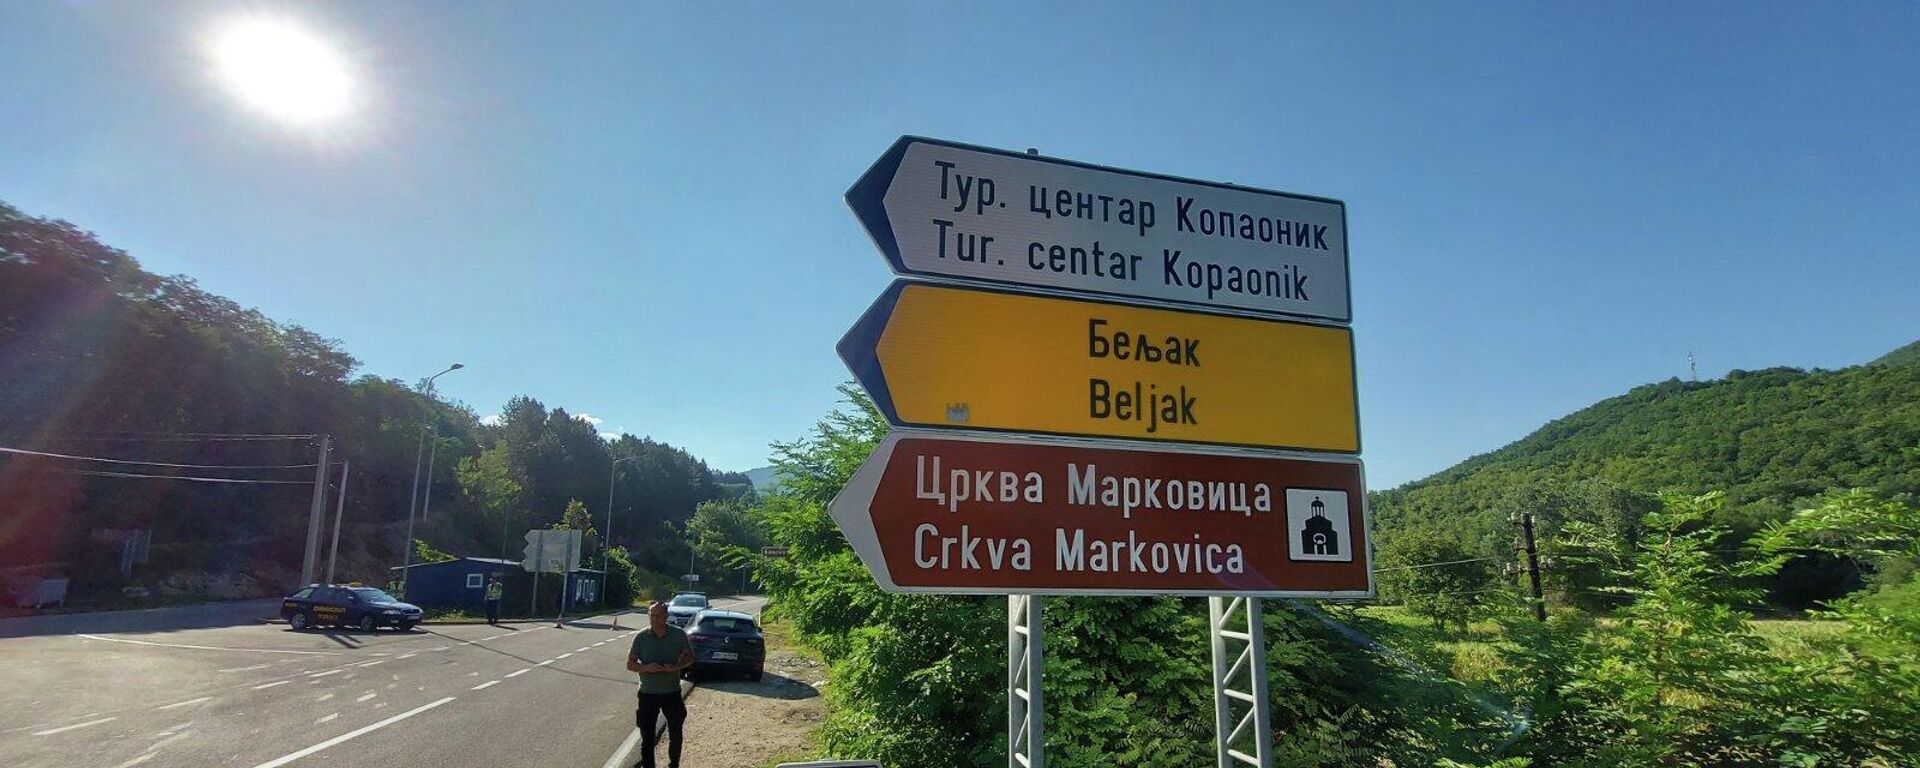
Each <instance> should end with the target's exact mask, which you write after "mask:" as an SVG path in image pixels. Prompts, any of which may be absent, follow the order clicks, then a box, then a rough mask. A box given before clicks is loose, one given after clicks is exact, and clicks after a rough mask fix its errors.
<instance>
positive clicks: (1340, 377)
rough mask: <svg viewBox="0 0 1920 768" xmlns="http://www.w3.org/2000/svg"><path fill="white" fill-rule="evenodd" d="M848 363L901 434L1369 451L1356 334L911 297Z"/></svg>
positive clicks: (1118, 307)
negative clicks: (965, 432) (960, 432)
mask: <svg viewBox="0 0 1920 768" xmlns="http://www.w3.org/2000/svg"><path fill="white" fill-rule="evenodd" d="M839 349H840V357H841V359H843V360H845V361H846V364H847V367H848V369H850V370H851V371H853V374H854V376H855V377H856V378H858V379H859V380H860V384H861V386H862V387H864V388H865V389H866V391H867V393H868V394H870V395H872V396H873V399H874V402H875V403H876V404H877V405H878V406H879V407H880V410H881V412H882V413H884V414H885V415H886V416H887V418H888V420H890V421H891V422H893V423H894V424H898V425H902V426H916V427H938V428H961V429H985V430H1001V431H1010V432H1026V433H1036V432H1038V433H1051V434H1056V435H1074V436H1084V437H1122V438H1131V439H1137V440H1155V441H1175V442H1193V443H1214V444H1223V445H1242V446H1252V447H1263V448H1289V449H1294V450H1306V451H1332V452H1340V453H1358V452H1359V451H1360V419H1359V407H1358V400H1357V396H1356V394H1355V389H1354V375H1353V332H1352V331H1351V330H1349V329H1347V328H1344V327H1336V326H1325V325H1312V324H1307V323H1300V322H1288V321H1280V320H1271V319H1262V318H1251V317H1240V316H1229V315H1218V314H1207V313H1199V312H1191V311H1180V310H1170V309H1160V308H1153V307H1139V306H1129V305H1124V304H1116V303H1109V302H1102V301H1076V300H1072V299H1064V298H1053V297H1048V296H1033V295H1028V294H1020V293H1011V292H1004V291H998V290H982V289H967V288H956V287H947V286H937V285H927V284H922V283H912V282H905V281H897V282H895V283H894V285H893V286H892V287H891V288H889V289H888V290H887V292H886V293H884V294H881V296H880V298H879V300H877V301H875V302H874V304H873V307H872V308H871V309H869V310H867V312H866V314H865V315H864V316H862V317H861V318H860V320H859V322H857V323H855V324H854V327H853V329H852V330H849V331H848V332H847V335H846V336H845V337H844V338H842V339H841V340H840V345H839Z"/></svg>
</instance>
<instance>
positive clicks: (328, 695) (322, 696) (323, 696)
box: [313, 693, 333, 704]
mask: <svg viewBox="0 0 1920 768" xmlns="http://www.w3.org/2000/svg"><path fill="white" fill-rule="evenodd" d="M331 698H333V694H331V693H323V694H320V698H317V699H314V700H313V702H314V703H315V704H318V703H320V702H323V701H326V700H327V699H331Z"/></svg>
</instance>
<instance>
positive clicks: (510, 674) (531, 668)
mask: <svg viewBox="0 0 1920 768" xmlns="http://www.w3.org/2000/svg"><path fill="white" fill-rule="evenodd" d="M532 671H533V667H527V668H526V669H523V670H520V671H518V672H508V673H507V677H519V676H521V675H524V674H526V673H528V672H532Z"/></svg>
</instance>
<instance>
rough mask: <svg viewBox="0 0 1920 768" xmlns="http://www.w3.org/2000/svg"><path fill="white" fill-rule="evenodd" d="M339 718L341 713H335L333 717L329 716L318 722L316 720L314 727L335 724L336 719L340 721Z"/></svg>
mask: <svg viewBox="0 0 1920 768" xmlns="http://www.w3.org/2000/svg"><path fill="white" fill-rule="evenodd" d="M339 717H340V713H338V712H335V713H333V714H331V715H327V716H326V717H323V718H320V719H318V720H315V721H313V724H314V725H320V724H322V723H331V722H333V721H334V720H336V719H338V718H339Z"/></svg>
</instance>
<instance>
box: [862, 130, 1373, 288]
mask: <svg viewBox="0 0 1920 768" xmlns="http://www.w3.org/2000/svg"><path fill="white" fill-rule="evenodd" d="M847 204H848V205H850V206H852V208H853V211H854V214H855V215H856V216H858V217H859V219H860V222H861V224H862V225H864V226H865V227H866V229H867V233H868V234H869V235H871V236H872V237H873V241H874V243H875V244H876V245H878V246H879V247H880V251H881V252H882V253H884V254H885V255H886V257H887V260H888V261H889V262H890V263H891V264H892V265H893V268H894V270H895V271H896V272H899V273H901V274H909V275H928V276H940V277H956V278H964V279H969V280H981V281H988V282H996V283H1007V284H1013V285H1023V286H1038V287H1044V288H1055V289H1063V290H1071V291H1077V292H1087V293H1097V294H1106V295H1110V296H1124V297H1131V298H1140V299H1151V300H1156V301H1164V302H1175V303H1181V304H1191V305H1198V306H1203V307H1212V308H1218V309H1234V310H1240V311H1251V312H1260V313H1267V314H1281V315H1294V316H1299V317H1309V318H1318V319H1323V320H1332V321H1337V322H1342V323H1344V322H1348V321H1350V320H1351V319H1352V312H1351V310H1350V308H1349V305H1348V293H1347V227H1346V204H1345V203H1342V202H1340V201H1338V200H1330V199H1327V198H1321V197H1311V196H1307V195H1295V194H1288V193H1284V192H1271V191H1267V190H1263V189H1254V188H1250V187H1240V186H1234V185H1231V184H1218V183H1213V182H1206V181H1196V180H1192V179H1182V178H1176V177H1172V176H1161V175H1157V174H1150V173H1139V172H1134V171H1123V170H1117V169H1112V168H1104V167H1101V166H1096V165H1088V164H1085V163H1076V162H1071V161H1066V160H1057V159H1053V158H1044V157H1039V156H1035V155H1023V154H1019V153H1015V152H1006V151H1002V150H997V149H988V148H984V147H973V146H968V145H965V144H956V143H953V142H947V141H940V140H936V139H925V138H919V137H913V136H908V137H903V138H901V139H900V140H899V141H898V142H895V143H894V145H893V148H891V149H889V150H888V151H887V153H886V154H885V155H882V156H881V158H880V160H879V161H877V162H875V163H874V165H873V167H872V168H870V169H868V170H867V172H866V174H865V175H864V176H862V177H860V180H859V181H858V182H855V183H854V185H853V188H852V189H849V190H847Z"/></svg>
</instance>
